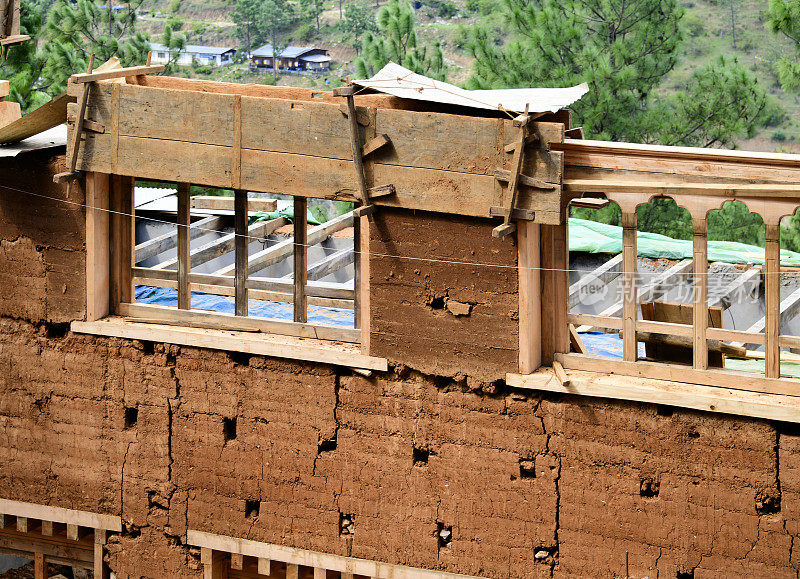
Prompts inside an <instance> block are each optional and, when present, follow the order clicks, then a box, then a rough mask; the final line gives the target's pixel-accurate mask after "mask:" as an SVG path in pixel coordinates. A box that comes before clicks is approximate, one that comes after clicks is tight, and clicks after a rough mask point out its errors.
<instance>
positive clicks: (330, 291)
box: [133, 267, 354, 300]
mask: <svg viewBox="0 0 800 579" xmlns="http://www.w3.org/2000/svg"><path fill="white" fill-rule="evenodd" d="M133 272H134V274H135V276H136V277H138V278H140V279H144V280H156V281H167V280H170V281H174V282H176V283H177V280H178V272H176V271H170V270H160V269H152V268H146V267H135V268H133ZM189 282H191V283H195V284H205V285H219V286H223V287H229V288H233V287H234V277H233V276H231V275H217V274H205V273H192V274H190V275H189ZM155 285H158V284H155ZM167 287H178V286H177V285H174V286H171V285H170V286H167ZM247 288H248V289H251V290H260V291H273V292H281V293H285V294H289V295H291V294H292V291H293V290H294V284H293V283H292V282H291V281H286V280H283V279H279V278H268V277H250V278H248V280H247ZM306 293H307V294H308V295H309V296H315V297H324V298H331V299H342V300H352V299H353V297H354V291H353V289H352V288H349V287H346V286H344V285H343V284H338V283H328V282H321V281H318V282H309V283H308V285H307V286H306Z"/></svg>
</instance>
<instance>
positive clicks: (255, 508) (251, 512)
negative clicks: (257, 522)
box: [244, 499, 261, 519]
mask: <svg viewBox="0 0 800 579" xmlns="http://www.w3.org/2000/svg"><path fill="white" fill-rule="evenodd" d="M260 511H261V501H257V500H255V499H247V500H246V501H245V502H244V516H245V518H247V519H255V518H256V517H257V516H258V513H259V512H260Z"/></svg>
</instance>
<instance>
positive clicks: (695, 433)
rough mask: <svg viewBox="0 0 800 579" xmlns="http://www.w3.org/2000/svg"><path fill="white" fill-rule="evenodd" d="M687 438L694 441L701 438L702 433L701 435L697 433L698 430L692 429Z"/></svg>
mask: <svg viewBox="0 0 800 579" xmlns="http://www.w3.org/2000/svg"><path fill="white" fill-rule="evenodd" d="M686 436H688V437H689V438H691V439H693V440H694V439H698V438H700V433H699V432H697V429H695V428H694V427H692V428H690V429H689V431H688V432H687V433H686Z"/></svg>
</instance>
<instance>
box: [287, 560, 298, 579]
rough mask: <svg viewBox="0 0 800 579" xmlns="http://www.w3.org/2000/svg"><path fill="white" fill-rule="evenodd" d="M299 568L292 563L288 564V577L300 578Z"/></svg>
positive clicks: (291, 578) (292, 578) (290, 578)
mask: <svg viewBox="0 0 800 579" xmlns="http://www.w3.org/2000/svg"><path fill="white" fill-rule="evenodd" d="M298 575H299V568H298V566H297V565H293V564H292V563H287V564H286V579H298Z"/></svg>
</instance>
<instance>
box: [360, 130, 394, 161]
mask: <svg viewBox="0 0 800 579" xmlns="http://www.w3.org/2000/svg"><path fill="white" fill-rule="evenodd" d="M391 144H392V141H391V139H389V137H388V135H385V134H383V133H382V134H380V135H378V136H377V137H375V138H374V139H371V140H370V142H369V143H367V144H366V145H364V147H363V148H362V149H361V156H362V157H366V156H367V155H371V154H372V153H374V152H375V151H377V150H378V149H380V148H381V147H385V146H387V145H391Z"/></svg>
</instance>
